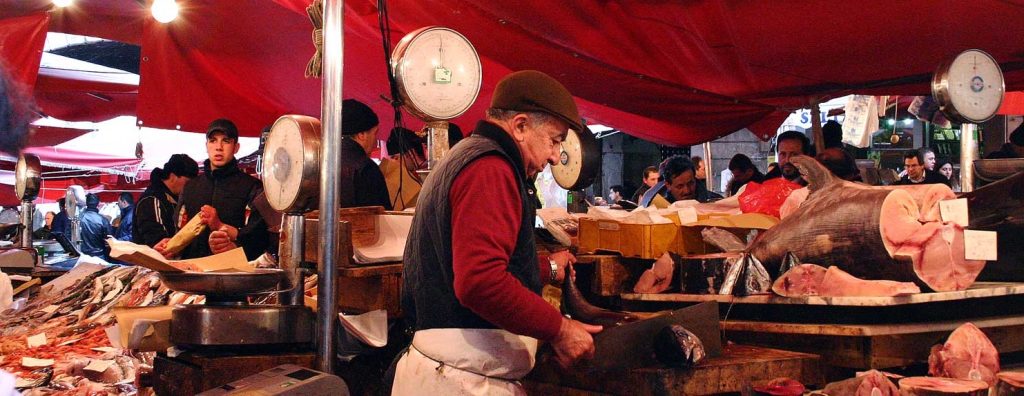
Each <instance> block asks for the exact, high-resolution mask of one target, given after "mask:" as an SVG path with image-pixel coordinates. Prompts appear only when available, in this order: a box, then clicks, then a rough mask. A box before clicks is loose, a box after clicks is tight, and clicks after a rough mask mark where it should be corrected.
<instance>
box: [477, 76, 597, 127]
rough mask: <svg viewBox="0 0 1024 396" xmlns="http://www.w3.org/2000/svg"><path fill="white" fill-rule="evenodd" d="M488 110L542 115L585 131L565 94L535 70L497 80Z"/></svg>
mask: <svg viewBox="0 0 1024 396" xmlns="http://www.w3.org/2000/svg"><path fill="white" fill-rule="evenodd" d="M491 107H492V108H496V109H505V110H515V111H535V112H544V113H548V114H551V115H553V116H555V117H558V118H560V119H562V121H565V122H567V123H568V124H569V127H570V128H572V129H575V130H577V131H584V130H585V129H584V128H583V122H582V121H581V120H580V112H579V110H577V109H576V102H575V101H573V99H572V94H570V93H569V90H568V89H566V88H565V86H564V85H562V83H560V82H558V81H556V80H555V79H554V78H551V76H549V75H547V74H544V73H542V72H539V71H536V70H523V71H518V72H515V73H512V74H509V75H507V76H505V78H503V79H501V81H499V82H498V86H497V87H495V88H494V96H493V97H491Z"/></svg>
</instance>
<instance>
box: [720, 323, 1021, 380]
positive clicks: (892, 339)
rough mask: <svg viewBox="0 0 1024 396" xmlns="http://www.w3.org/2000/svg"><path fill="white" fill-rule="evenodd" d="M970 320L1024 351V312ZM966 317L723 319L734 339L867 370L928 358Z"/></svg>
mask: <svg viewBox="0 0 1024 396" xmlns="http://www.w3.org/2000/svg"><path fill="white" fill-rule="evenodd" d="M969 321H970V322H971V323H974V324H975V325H976V326H978V327H979V328H980V329H981V330H982V331H983V332H984V333H985V335H987V336H988V337H989V339H990V340H992V343H993V344H994V345H995V346H996V349H998V350H999V352H1000V353H1001V354H1005V353H1011V352H1019V351H1024V317H1022V316H1004V317H988V318H975V319H973V320H969ZM964 322H965V321H963V320H955V321H941V322H930V323H908V324H867V325H834V324H827V325H826V324H801V323H772V322H755V321H723V322H722V329H723V330H724V331H725V334H726V338H727V339H728V340H730V341H735V342H739V343H744V344H751V345H762V346H770V347H775V348H783V349H787V350H794V351H802V352H808V353H816V354H820V355H821V356H822V362H823V363H825V364H827V365H830V366H836V367H845V368H852V369H861V370H863V369H872V368H873V369H885V368H892V367H902V366H907V365H911V364H917V363H926V362H927V361H928V353H929V349H930V348H931V347H932V345H935V344H940V343H942V342H944V341H945V339H946V337H948V336H949V333H951V332H952V331H953V330H954V329H956V328H957V327H959V326H960V325H962V324H963V323H964Z"/></svg>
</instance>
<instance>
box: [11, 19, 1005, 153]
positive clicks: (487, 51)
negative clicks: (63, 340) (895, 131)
mask: <svg viewBox="0 0 1024 396" xmlns="http://www.w3.org/2000/svg"><path fill="white" fill-rule="evenodd" d="M309 3H310V1H309V0H274V1H268V0H263V1H258V0H239V1H214V0H189V1H187V2H179V4H181V5H182V7H183V10H182V12H181V15H180V16H179V18H178V19H177V20H175V21H174V22H172V23H171V24H168V25H160V24H157V23H155V22H153V20H152V19H151V17H150V16H148V15H147V14H146V9H145V7H143V6H142V5H141V4H140V3H138V2H135V1H132V0H78V1H76V2H75V7H77V8H75V9H74V10H70V9H62V10H59V11H53V14H52V19H53V23H51V30H53V31H62V32H69V33H77V34H87V35H91V36H97V37H105V38H114V39H118V40H121V41H125V42H129V43H138V44H140V45H142V55H143V60H142V62H143V64H142V67H141V71H140V74H141V85H140V88H139V89H140V98H139V103H138V106H137V114H138V116H139V117H140V119H141V120H143V122H144V123H145V125H147V126H152V127H160V128H171V129H174V128H175V127H177V126H179V125H180V126H181V127H182V129H185V130H190V131H201V130H202V129H204V127H205V126H206V124H207V123H208V122H209V121H210V120H212V119H213V118H217V117H228V118H232V119H234V120H235V121H236V122H237V123H238V124H239V126H240V127H241V129H242V133H243V134H244V135H247V136H255V135H256V134H258V132H259V130H260V129H261V128H262V127H263V126H265V125H268V124H269V123H270V122H272V121H273V119H275V118H276V117H278V116H280V115H282V114H286V113H298V114H309V115H317V114H318V113H319V98H320V86H319V81H317V80H306V79H305V78H304V77H303V76H302V71H303V70H304V68H305V64H306V61H307V60H308V59H309V57H310V56H311V55H312V53H313V45H312V40H311V37H310V35H311V28H312V26H311V24H310V22H309V21H308V17H307V16H306V14H305V11H304V8H305V6H306V5H308V4H309ZM47 4H49V2H48V1H44V0H0V17H5V16H17V15H26V14H29V13H32V12H38V11H40V10H43V9H46V7H47ZM344 15H345V21H344V27H345V57H344V67H345V73H344V76H345V78H344V84H343V87H344V92H345V93H344V96H345V97H353V98H357V99H359V100H362V101H363V102H366V103H368V104H370V105H371V107H373V108H374V109H375V110H377V112H378V114H379V115H381V118H382V125H381V127H382V129H384V130H387V128H389V127H390V123H389V121H387V120H388V118H390V117H388V116H389V113H388V112H387V103H386V102H385V100H384V99H381V97H380V96H381V95H387V93H388V88H387V81H386V79H385V72H384V59H385V56H384V53H385V51H384V49H383V48H382V45H381V37H380V33H379V32H378V26H377V23H378V15H377V9H376V2H375V1H372V0H350V1H346V2H345V13H344ZM389 15H390V22H391V31H390V35H391V37H392V39H393V41H394V42H395V43H397V41H398V40H399V39H400V38H401V37H402V36H403V35H404V34H405V33H407V32H410V31H412V30H414V29H417V28H420V27H423V26H428V25H444V26H448V27H451V28H453V29H455V30H457V31H459V32H460V33H462V34H464V35H465V36H466V37H468V38H469V39H470V41H472V42H473V43H474V45H475V46H476V49H477V51H478V52H479V53H480V55H481V57H482V62H483V73H484V76H483V77H484V87H483V88H482V90H481V94H480V97H479V99H478V101H477V103H476V104H475V105H474V106H473V107H472V108H471V109H470V110H469V112H467V114H466V115H465V116H463V117H462V118H461V119H459V120H457V122H458V123H459V124H460V125H461V126H463V127H469V126H471V125H472V119H476V118H479V117H481V116H482V115H483V112H482V110H483V109H484V108H485V107H487V104H488V103H489V98H490V93H491V92H492V90H493V86H494V84H495V83H496V82H497V81H498V80H499V79H500V78H501V77H503V76H504V75H505V74H507V73H508V72H509V71H512V70H521V69H537V70H541V71H544V72H546V73H548V74H550V75H552V76H554V77H555V78H556V79H558V80H560V81H562V82H563V83H564V84H565V85H566V86H567V87H568V88H569V90H570V91H571V92H573V93H574V94H575V95H576V97H577V99H578V103H579V104H580V109H581V114H582V116H583V117H584V118H586V119H587V120H588V121H589V122H591V123H600V124H605V125H609V126H613V127H615V128H617V129H620V130H622V131H624V132H626V133H628V134H631V135H634V136H639V137H643V138H646V139H648V140H652V141H655V142H659V143H666V144H672V145H687V144H693V143H699V142H703V141H707V140H710V139H714V138H716V137H719V136H723V135H725V134H728V133H731V132H733V131H735V130H737V129H740V128H742V127H747V128H749V129H751V130H753V131H754V132H755V133H756V134H757V135H759V136H761V137H762V138H764V137H767V136H769V135H772V134H774V132H775V129H776V128H777V127H778V125H779V123H780V122H781V121H782V120H783V119H784V118H785V115H786V114H788V113H789V112H790V111H791V110H793V109H797V108H803V107H807V106H808V105H809V104H811V103H815V102H818V101H825V100H827V99H829V98H832V97H838V96H844V95H847V94H851V93H857V94H867V95H906V96H914V95H928V94H929V93H930V87H929V82H930V79H931V76H932V74H933V73H934V71H935V69H936V68H937V67H938V65H939V64H940V63H941V62H943V61H945V60H947V59H949V58H951V57H952V56H954V55H956V54H957V53H959V52H961V51H963V50H966V49H970V48H980V49H983V50H985V51H987V52H989V53H990V54H992V56H993V57H994V58H995V59H996V60H997V61H999V62H1000V64H1001V65H1002V68H1003V71H1004V73H1005V75H1006V87H1007V89H1008V90H1011V91H1016V90H1022V89H1024V70H1022V69H1024V41H1022V40H1020V39H1019V38H1020V37H1024V24H1022V23H1020V22H1019V21H1021V20H1024V6H1022V5H1021V4H1020V3H1018V2H1007V1H1000V0H980V1H973V2H962V1H952V0H940V1H928V0H914V1H905V2H891V1H883V0H865V1H850V2H822V1H815V0H796V1H785V2H781V1H729V0H718V1H714V0H709V1H679V2H664V1H662V2H641V1H623V2H609V1H599V0H583V1H562V2H559V1H554V2H552V1H542V0H520V1H505V2H502V1H485V0H435V1H392V2H389ZM87 21H88V22H87ZM136 29H137V30H136ZM133 33H134V34H135V35H134V36H133ZM409 124H410V125H409V126H412V127H414V128H416V127H418V125H415V124H416V123H413V122H409Z"/></svg>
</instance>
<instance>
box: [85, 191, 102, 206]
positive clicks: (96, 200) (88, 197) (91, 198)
mask: <svg viewBox="0 0 1024 396" xmlns="http://www.w3.org/2000/svg"><path fill="white" fill-rule="evenodd" d="M99 204H100V197H97V196H96V194H93V193H88V194H85V206H87V207H90V208H95V207H96V206H99Z"/></svg>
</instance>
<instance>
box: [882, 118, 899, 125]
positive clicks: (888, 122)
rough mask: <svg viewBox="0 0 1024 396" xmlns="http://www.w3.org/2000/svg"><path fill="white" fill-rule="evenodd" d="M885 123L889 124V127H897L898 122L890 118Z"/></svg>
mask: <svg viewBox="0 0 1024 396" xmlns="http://www.w3.org/2000/svg"><path fill="white" fill-rule="evenodd" d="M885 123H886V124H888V125H889V126H893V125H896V120H894V119H892V118H890V119H888V120H885Z"/></svg>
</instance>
